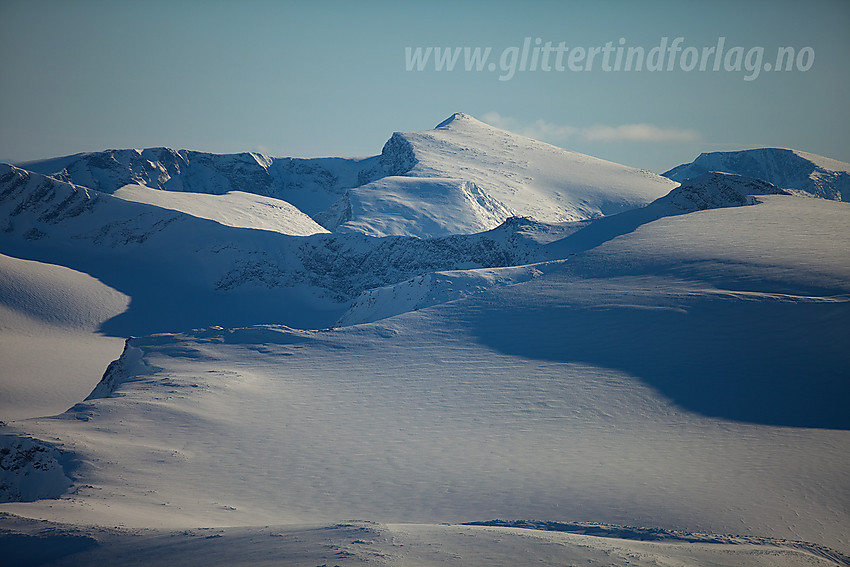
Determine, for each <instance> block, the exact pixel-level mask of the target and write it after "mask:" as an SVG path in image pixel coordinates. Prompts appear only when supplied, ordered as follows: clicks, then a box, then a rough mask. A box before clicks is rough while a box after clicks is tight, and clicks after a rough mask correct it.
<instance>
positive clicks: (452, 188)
mask: <svg viewBox="0 0 850 567" xmlns="http://www.w3.org/2000/svg"><path fill="white" fill-rule="evenodd" d="M19 166H20V167H21V168H23V169H26V170H27V171H31V172H34V173H41V174H43V175H48V176H51V177H54V178H56V179H59V180H61V181H66V182H69V183H74V184H76V185H80V186H84V187H87V188H89V189H94V190H97V191H100V192H103V193H115V192H116V191H118V190H119V189H121V188H122V187H124V186H125V185H129V184H132V185H143V186H145V187H150V188H153V189H163V190H168V191H185V192H191V193H211V194H216V195H218V194H224V193H227V192H231V191H242V192H248V193H254V194H257V195H261V196H266V197H274V198H276V199H281V200H284V201H287V202H288V203H291V204H292V205H294V206H295V207H297V208H298V209H300V210H301V211H303V212H304V213H306V214H307V215H309V216H311V217H313V218H314V219H316V220H318V221H319V223H320V224H322V225H323V226H325V227H326V228H328V229H331V230H334V231H342V232H360V233H363V234H368V235H372V236H389V235H394V236H417V237H420V238H426V237H431V236H447V235H449V234H471V233H475V232H481V231H484V230H489V229H492V228H495V227H496V226H498V225H499V224H501V223H502V222H503V221H504V220H505V219H507V218H508V217H511V216H525V217H529V218H532V219H535V220H538V221H541V222H550V223H551V222H564V221H575V220H582V219H588V218H593V217H598V216H601V215H606V214H611V213H615V212H620V211H622V210H626V209H629V208H633V207H636V206H640V205H644V204H646V203H648V202H650V201H652V200H653V199H655V198H657V197H660V196H661V195H664V194H666V193H667V192H668V191H669V190H670V189H671V188H673V187H675V183H673V182H671V181H669V180H667V179H666V178H664V177H661V176H658V175H655V174H652V173H649V172H646V171H641V170H637V169H633V168H629V167H625V166H622V165H619V164H614V163H611V162H607V161H604V160H600V159H597V158H592V157H590V156H586V155H582V154H577V153H575V152H569V151H566V150H563V149H560V148H556V147H554V146H550V145H549V144H544V143H542V142H538V141H536V140H532V139H529V138H526V137H524V136H519V135H516V134H512V133H510V132H506V131H504V130H499V129H498V128H494V127H492V126H488V125H487V124H484V123H482V122H480V121H478V120H476V119H475V118H472V117H471V116H469V115H466V114H462V113H457V114H454V115H453V116H451V117H450V118H448V119H447V120H445V121H443V122H442V123H440V124H439V125H438V126H437V127H436V128H435V129H434V130H430V131H426V132H407V133H402V132H396V133H394V134H393V135H392V137H390V139H389V140H388V141H387V142H386V144H384V147H383V149H382V151H381V154H380V155H376V156H372V157H369V158H363V159H350V158H316V159H293V158H271V157H268V156H264V155H261V154H257V153H243V154H230V155H215V154H208V153H202V152H192V151H187V150H179V151H175V150H171V149H168V148H150V149H146V150H107V151H104V152H96V153H87V154H77V155H73V156H66V157H63V158H56V159H50V160H41V161H36V162H28V163H25V164H19Z"/></svg>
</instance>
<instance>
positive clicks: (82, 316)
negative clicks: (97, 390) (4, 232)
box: [0, 254, 129, 421]
mask: <svg viewBox="0 0 850 567" xmlns="http://www.w3.org/2000/svg"><path fill="white" fill-rule="evenodd" d="M128 303H129V298H128V297H127V296H126V295H124V294H122V293H119V292H118V291H116V290H114V289H111V288H109V287H107V286H106V285H104V284H103V283H101V282H99V281H97V280H96V279H94V278H92V277H91V276H89V275H87V274H83V273H80V272H76V271H73V270H70V269H68V268H64V267H61V266H55V265H50V264H43V263H39V262H32V261H27V260H20V259H17V258H12V257H9V256H5V255H2V254H0V377H3V379H2V380H0V420H4V421H9V420H13V419H22V418H25V417H37V416H40V415H51V414H56V413H60V412H63V411H65V410H66V409H68V408H69V407H71V406H73V405H74V404H75V403H77V402H78V401H79V400H80V399H81V398H84V397H85V396H87V395H88V393H89V392H90V391H91V390H92V388H93V387H94V386H95V384H96V383H97V379H98V376H100V374H101V373H102V372H103V368H104V365H105V364H108V363H109V361H111V360H113V359H114V358H115V357H116V356H117V355H118V354H119V353H120V352H121V345H122V340H121V339H119V338H114V337H104V336H102V335H100V334H99V333H98V332H97V331H98V329H99V328H100V325H102V324H103V323H104V322H105V321H107V320H108V319H111V318H112V317H115V316H117V315H119V314H120V313H122V312H123V311H124V310H125V309H126V308H127V305H128Z"/></svg>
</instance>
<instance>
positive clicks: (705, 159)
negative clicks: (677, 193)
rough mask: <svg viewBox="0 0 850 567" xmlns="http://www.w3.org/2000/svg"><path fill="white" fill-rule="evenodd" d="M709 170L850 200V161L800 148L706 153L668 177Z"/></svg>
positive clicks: (672, 177) (682, 177) (676, 178)
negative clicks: (811, 152)
mask: <svg viewBox="0 0 850 567" xmlns="http://www.w3.org/2000/svg"><path fill="white" fill-rule="evenodd" d="M708 171H719V172H725V173H735V174H739V175H745V176H748V177H755V178H758V179H763V180H765V181H768V182H770V183H772V184H774V185H776V186H777V187H781V188H783V189H792V190H796V191H800V192H802V193H803V194H805V195H809V196H813V197H821V198H824V199H833V200H836V201H848V200H850V163H846V162H842V161H838V160H835V159H831V158H827V157H824V156H819V155H817V154H810V153H807V152H801V151H798V150H788V149H781V148H759V149H754V150H742V151H738V152H710V153H703V154H700V155H699V157H697V159H695V160H694V161H693V162H691V163H686V164H683V165H680V166H677V167H674V168H673V169H671V170H670V171H668V172H666V173H664V176H665V177H669V178H670V179H673V180H675V181H684V180H685V179H688V178H691V177H696V176H699V175H701V174H703V173H706V172H708Z"/></svg>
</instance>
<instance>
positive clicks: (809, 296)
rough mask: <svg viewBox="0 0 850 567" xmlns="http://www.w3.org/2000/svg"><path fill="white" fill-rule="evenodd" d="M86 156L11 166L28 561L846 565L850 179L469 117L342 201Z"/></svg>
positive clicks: (10, 402)
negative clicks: (835, 194)
mask: <svg viewBox="0 0 850 567" xmlns="http://www.w3.org/2000/svg"><path fill="white" fill-rule="evenodd" d="M122 152H125V153H122ZM145 152H148V153H147V154H146V153H145ZM151 152H153V150H144V151H142V152H137V151H135V150H127V151H120V152H113V153H112V155H113V156H119V157H120V156H130V157H132V159H129V158H127V159H128V160H129V161H127V163H137V162H136V161H133V160H135V159H136V158H137V157H138V156H150V155H152V154H151ZM156 155H160V157H162V156H164V155H166V153H163V152H160V153H158V154H156ZM167 155H169V156H172V157H173V159H174V160H177V159H178V158H181V159H184V160H185V159H186V158H187V156H188V157H192V155H193V154H191V153H189V152H183V151H181V152H174V153H168V154H167ZM133 156H136V157H133ZM174 156H177V157H174ZM242 156H243V157H240V158H239V159H236V158H234V157H233V156H222V157H221V158H220V159H219V158H215V157H213V158H209V159H206V158H205V159H206V161H203V163H205V164H206V165H205V167H206V168H207V169H204V171H208V172H209V171H218V172H219V173H218V174H217V175H220V176H224V173H221V172H222V171H224V172H228V175H229V177H227V179H228V183H229V184H230V186H238V185H242V182H241V181H240V179H242V178H240V177H239V176H238V175H237V174H238V173H239V172H240V171H243V172H244V171H251V172H256V171H257V169H256V168H260V169H262V170H263V171H274V169H275V167H276V166H275V164H278V163H287V162H285V161H283V160H277V159H276V158H274V159H273V158H263V157H261V156H257V155H254V154H245V155H242ZM248 156H250V157H251V159H248ZM93 159H94V158H93V157H92V154H86V155H85V156H83V157H79V156H71V157H69V158H63V159H57V160H51V161H48V162H42V163H41V164H40V165H38V167H39V168H40V169H41V173H39V172H36V171H32V170H27V169H25V168H24V169H22V168H20V167H17V168H16V167H13V166H4V169H2V170H0V212H2V215H3V219H4V220H3V222H4V223H5V225H4V227H3V228H2V231H0V252H2V253H3V254H5V256H2V257H0V270H2V273H3V278H2V279H1V280H0V314H2V321H1V323H2V325H0V329H1V330H0V340H2V341H4V342H0V346H2V348H3V351H2V352H3V362H2V363H0V370H2V375H0V387H1V388H2V392H3V400H2V403H0V418H3V421H4V422H5V424H4V425H2V426H0V465H2V471H0V502H3V503H2V504H0V555H1V556H3V557H8V558H12V559H11V560H12V561H13V562H15V564H21V565H42V564H54V563H55V564H61V565H85V564H94V563H116V562H117V563H120V564H124V565H159V564H162V565H165V564H205V565H240V564H243V565H258V564H281V563H282V564H288V565H290V564H291V565H308V566H311V567H315V566H316V565H323V564H325V565H360V564H363V563H367V564H377V565H438V564H440V565H442V564H446V565H525V564H531V563H542V564H577V563H588V562H589V563H599V564H612V565H658V564H682V565H743V566H750V565H752V566H755V565H795V566H796V565H850V539H848V534H850V414H848V412H847V411H846V408H847V405H848V401H850V380H848V373H847V368H850V343H849V342H848V341H850V261H848V255H847V251H848V250H850V204H847V203H843V202H839V201H837V200H827V199H815V198H808V197H803V196H800V194H799V192H797V191H795V190H796V189H798V188H793V187H791V188H783V187H780V186H779V185H773V184H771V183H769V182H768V181H764V180H762V179H760V178H757V177H743V176H742V175H740V174H734V173H730V172H721V173H716V172H703V173H701V174H700V175H699V176H694V177H691V178H688V179H686V180H683V182H682V184H681V185H679V184H677V183H675V182H672V181H669V180H664V179H663V178H660V177H658V176H654V175H651V174H648V173H642V172H639V171H637V170H632V169H630V168H625V167H622V166H618V165H616V164H610V163H608V162H603V161H601V160H596V159H595V158H590V157H588V156H580V155H578V154H573V153H570V152H564V151H563V150H558V149H557V148H553V147H551V146H547V145H545V144H541V143H538V142H534V141H531V140H528V139H526V138H521V137H519V136H514V135H513V134H510V133H507V132H504V131H501V130H496V129H494V128H491V127H489V126H487V125H484V124H482V123H480V122H478V121H476V120H475V119H473V118H471V117H469V116H466V115H462V114H456V115H454V116H453V117H451V118H450V119H449V120H447V121H446V122H444V123H442V124H440V125H439V126H438V127H437V128H436V129H435V130H433V131H429V132H423V133H405V134H399V133H396V134H394V135H393V136H392V138H391V139H390V141H388V142H387V144H386V145H385V147H384V151H383V152H382V154H381V155H380V156H375V157H374V158H365V159H362V160H339V161H335V160H334V159H332V158H326V159H324V160H320V161H316V162H314V161H311V160H303V162H304V163H302V164H301V165H303V166H305V167H306V166H307V165H308V164H309V165H310V166H311V167H313V166H316V167H318V164H323V165H322V167H325V166H327V165H328V164H335V166H339V167H341V170H340V171H342V169H345V168H351V170H350V171H349V173H348V177H346V176H345V175H343V174H342V173H340V174H339V176H338V177H337V181H336V182H334V183H329V184H326V188H327V187H332V190H331V189H328V190H327V191H328V192H326V193H324V195H325V196H326V197H327V196H328V195H330V194H331V193H332V192H334V191H336V192H337V197H336V199H334V200H333V201H334V202H331V199H329V198H328V199H325V202H327V207H325V208H323V209H320V210H316V209H313V210H311V211H307V210H306V209H302V208H301V207H299V206H298V205H297V204H296V203H295V200H293V201H290V202H288V203H287V202H284V201H278V200H277V199H278V198H279V197H280V194H278V193H275V192H274V191H272V190H266V189H263V190H262V191H259V190H258V191H250V192H244V193H240V192H232V191H231V192H227V191H219V188H220V187H223V186H224V185H223V182H221V181H219V182H217V183H219V184H218V185H215V187H213V188H212V189H211V190H209V191H202V192H200V193H199V192H197V188H198V187H197V186H193V187H192V191H189V192H187V191H186V189H187V186H186V185H185V183H189V182H188V181H186V179H192V180H193V181H192V183H199V182H198V181H196V180H197V179H199V178H200V177H199V176H200V174H193V176H190V177H185V179H184V181H183V183H184V185H180V186H178V187H169V186H167V185H168V183H169V181H168V180H164V179H165V178H164V176H161V177H160V178H158V179H160V181H158V183H159V186H157V187H142V186H138V185H135V186H127V185H128V183H129V182H126V181H127V177H128V174H127V172H126V171H125V170H124V168H126V164H124V165H122V163H121V160H120V159H118V157H116V160H115V161H116V162H117V163H119V165H118V166H115V165H111V166H109V167H107V165H108V164H109V163H112V162H108V161H107V162H105V163H106V165H104V164H103V163H101V164H100V166H99V169H97V170H95V169H93V166H92V165H91V164H92V160H93ZM122 159H123V158H122ZM139 159H141V158H139ZM508 159H510V160H513V161H507V160H508ZM234 160H235V161H234ZM251 160H253V162H252V161H251ZM125 161H126V160H125ZM198 161H202V160H199V158H198V156H195V157H194V158H193V160H192V161H191V162H190V163H193V164H195V165H192V167H197V163H198ZM99 163H100V162H99ZM156 163H165V162H163V161H162V160H160V161H159V162H156ZM175 163H177V162H175ZM180 163H183V162H180ZM75 164H76V165H75ZM222 164H224V165H222ZM234 164H243V165H242V166H240V167H241V168H242V169H240V167H236V165H234ZM340 164H345V165H344V167H343V166H341V165H340ZM60 166H61V167H60ZM134 167H135V169H133V168H131V169H132V171H133V172H136V173H138V171H141V170H140V169H139V168H138V167H136V166H134ZM147 167H148V169H146V170H145V171H154V170H156V171H160V172H161V173H162V171H165V172H172V173H174V171H176V170H174V168H173V167H172V168H171V169H169V168H168V167H165V166H164V165H163V169H157V167H154V165H149V166H147ZM169 167H171V166H169ZM188 167H189V166H187V165H186V164H185V163H183V169H181V172H182V175H184V176H187V175H188V174H187V173H186V169H187V168H188ZM57 168H59V169H58V170H57ZM110 168H111V169H110ZM357 168H362V169H360V170H359V171H361V172H365V173H362V175H359V177H358V178H357V179H356V180H354V177H357V175H355V174H354V173H352V171H353V170H355V169H357ZM52 170H54V171H52ZM83 171H88V172H89V174H88V175H90V176H92V178H95V177H98V178H100V179H101V181H100V183H101V189H102V187H103V183H105V181H103V180H107V181H109V180H112V181H114V184H116V185H117V184H118V183H122V185H121V186H119V187H113V188H112V189H111V190H110V191H108V192H106V191H102V190H101V189H97V188H91V187H87V186H85V185H84V184H83V181H84V180H85V179H84V177H83V174H82V173H81V172H83ZM323 171H326V170H323ZM347 171H348V170H347ZM63 172H64V173H63ZM94 172H98V173H97V175H95V173H94ZM104 172H105V173H104ZM169 175H171V173H169ZM251 175H255V173H251ZM263 175H271V174H270V173H268V174H263ZM304 175H305V177H302V178H301V179H302V180H304V187H314V188H315V187H317V186H318V185H317V184H321V183H320V182H319V181H316V182H312V181H309V182H308V181H306V180H307V179H308V177H309V176H307V174H304ZM74 176H76V177H74ZM135 177H136V178H135V179H134V180H133V181H132V183H140V182H142V181H145V179H142V177H144V176H140V175H135ZM261 177H262V176H261ZM148 178H150V175H148ZM178 178H179V176H177V175H176V173H175V174H174V175H172V176H171V177H170V178H169V179H178ZM211 178H214V179H219V177H211ZM262 178H263V179H265V177H262ZM269 179H271V177H269ZM343 180H346V181H348V182H352V183H354V184H352V185H351V186H349V187H343V185H345V184H346V183H345V182H344V181H343ZM171 183H175V182H173V181H172V182H171ZM270 183H271V182H270ZM322 183H323V182H322ZM151 185H153V183H151ZM230 186H228V187H230ZM269 187H270V186H269ZM175 189H176V191H175ZM246 189H248V188H247V187H244V186H242V188H241V189H240V191H245V190H246ZM228 191H230V189H228ZM306 191H308V192H309V191H311V190H310V189H306ZM789 193H792V194H789ZM313 197H315V194H314V195H313ZM323 199H324V197H323ZM307 200H309V199H306V198H305V202H306V201H307ZM319 200H321V199H318V198H317V197H316V198H313V202H318V201H319ZM302 211H303V212H302ZM308 215H312V219H311V217H309V216H308ZM255 217H256V222H254V221H253V220H252V219H254V218H255ZM316 222H318V224H316ZM320 225H321V226H320ZM322 227H324V228H322ZM328 230H329V231H331V232H330V233H328V232H327V231H328ZM122 342H123V352H122V346H121V344H122ZM62 345H66V348H64V349H63V348H61V346H62ZM9 361H11V362H9ZM110 361H112V362H111V363H110ZM6 392H9V394H8V397H7V394H6ZM39 392H43V396H42V398H43V399H41V400H40V399H39ZM62 404H64V406H63V405H62ZM67 408H70V409H67ZM65 409H67V411H63V410H65Z"/></svg>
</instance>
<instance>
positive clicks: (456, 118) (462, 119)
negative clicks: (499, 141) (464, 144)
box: [434, 112, 483, 130]
mask: <svg viewBox="0 0 850 567" xmlns="http://www.w3.org/2000/svg"><path fill="white" fill-rule="evenodd" d="M457 123H467V124H483V122H481V121H480V120H477V119H475V118H473V117H472V116H470V115H469V114H466V113H464V112H455V113H454V114H452V115H451V116H449V117H448V118H446V119H445V120H443V121H442V122H440V123H439V124H437V125H436V126H435V127H434V130H437V129H439V128H445V127H447V126H449V125H450V124H454V125H457Z"/></svg>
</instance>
